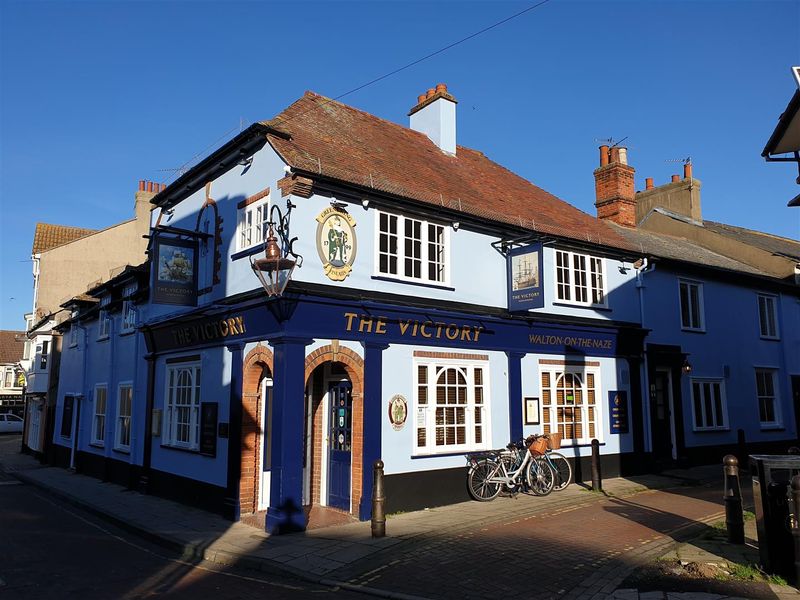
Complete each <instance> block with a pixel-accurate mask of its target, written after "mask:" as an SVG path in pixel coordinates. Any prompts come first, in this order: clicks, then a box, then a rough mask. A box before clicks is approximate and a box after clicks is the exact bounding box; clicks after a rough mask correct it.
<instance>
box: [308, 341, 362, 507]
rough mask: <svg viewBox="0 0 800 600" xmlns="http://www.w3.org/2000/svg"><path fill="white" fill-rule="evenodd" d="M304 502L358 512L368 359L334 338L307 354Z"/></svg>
mask: <svg viewBox="0 0 800 600" xmlns="http://www.w3.org/2000/svg"><path fill="white" fill-rule="evenodd" d="M305 371H306V417H307V422H306V431H307V434H306V445H305V452H306V457H305V461H304V467H305V468H304V476H305V485H304V500H305V502H306V503H308V504H310V505H312V506H329V507H332V508H337V509H339V510H343V511H345V512H348V513H351V514H358V506H359V502H360V501H361V491H362V463H363V412H364V411H363V395H364V383H363V381H364V361H363V359H362V358H361V357H360V356H359V355H358V354H356V353H355V352H354V351H353V350H350V349H349V348H343V347H339V344H338V342H336V341H334V342H333V343H331V344H330V345H328V346H323V347H322V348H318V349H317V350H315V351H313V352H312V353H311V354H310V355H309V356H308V357H306V369H305Z"/></svg>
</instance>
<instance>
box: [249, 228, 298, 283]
mask: <svg viewBox="0 0 800 600" xmlns="http://www.w3.org/2000/svg"><path fill="white" fill-rule="evenodd" d="M296 264H297V261H295V260H293V259H291V258H288V257H286V256H284V255H283V251H282V249H281V247H280V246H279V245H278V238H277V237H275V231H274V230H273V223H270V224H269V232H268V233H267V240H266V242H265V243H264V258H257V259H255V260H253V259H252V258H251V259H250V266H251V267H252V268H253V272H254V273H255V274H256V277H258V280H259V281H260V282H261V286H262V287H263V288H264V291H265V292H267V296H268V297H269V298H273V297H280V296H281V295H282V294H283V292H284V290H285V289H286V285H287V284H288V283H289V279H291V277H292V271H294V268H295V266H296Z"/></svg>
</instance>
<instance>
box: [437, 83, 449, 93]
mask: <svg viewBox="0 0 800 600" xmlns="http://www.w3.org/2000/svg"><path fill="white" fill-rule="evenodd" d="M436 91H437V92H442V93H445V94H446V93H447V85H446V84H444V83H437V84H436Z"/></svg>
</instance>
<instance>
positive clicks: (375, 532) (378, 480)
mask: <svg viewBox="0 0 800 600" xmlns="http://www.w3.org/2000/svg"><path fill="white" fill-rule="evenodd" d="M373 469H374V471H373V476H372V537H385V536H386V507H385V503H386V497H385V496H384V495H383V461H382V460H380V459H378V460H376V461H375V463H374V465H373Z"/></svg>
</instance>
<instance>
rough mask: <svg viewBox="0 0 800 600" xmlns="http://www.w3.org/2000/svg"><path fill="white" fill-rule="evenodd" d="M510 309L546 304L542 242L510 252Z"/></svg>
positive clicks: (525, 308)
mask: <svg viewBox="0 0 800 600" xmlns="http://www.w3.org/2000/svg"><path fill="white" fill-rule="evenodd" d="M506 260H507V261H508V310H512V311H514V310H528V309H530V308H542V307H543V306H544V286H543V285H542V273H543V268H542V264H543V252H542V245H541V244H531V245H529V246H523V247H521V248H514V249H512V250H511V251H510V252H509V253H508V257H507V259H506Z"/></svg>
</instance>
